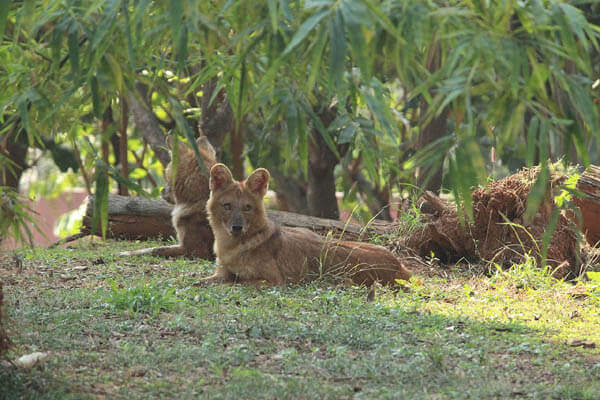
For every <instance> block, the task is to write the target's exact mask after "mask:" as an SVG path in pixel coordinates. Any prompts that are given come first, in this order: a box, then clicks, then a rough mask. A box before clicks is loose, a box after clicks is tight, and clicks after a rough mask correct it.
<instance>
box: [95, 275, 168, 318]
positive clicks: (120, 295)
mask: <svg viewBox="0 0 600 400" xmlns="http://www.w3.org/2000/svg"><path fill="white" fill-rule="evenodd" d="M105 300H106V303H107V304H108V305H109V306H110V307H111V308H112V309H113V310H117V311H125V310H127V311H129V312H130V313H145V314H152V315H158V314H159V313H160V312H161V311H170V310H172V309H173V308H174V306H175V304H176V303H177V301H178V300H177V297H176V296H175V289H174V288H172V287H160V286H158V285H157V284H156V283H155V282H150V283H147V284H146V283H144V284H141V285H136V286H130V287H128V288H120V287H119V285H118V284H117V283H116V282H112V289H111V291H110V293H109V294H108V296H106V298H105Z"/></svg>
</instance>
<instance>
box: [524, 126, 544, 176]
mask: <svg viewBox="0 0 600 400" xmlns="http://www.w3.org/2000/svg"><path fill="white" fill-rule="evenodd" d="M539 124H540V120H539V119H538V117H537V116H533V117H532V118H531V121H530V122H529V128H528V129H527V154H526V158H525V164H526V165H527V166H528V167H532V166H533V164H534V163H535V150H536V147H537V146H536V145H537V135H538V127H539Z"/></svg>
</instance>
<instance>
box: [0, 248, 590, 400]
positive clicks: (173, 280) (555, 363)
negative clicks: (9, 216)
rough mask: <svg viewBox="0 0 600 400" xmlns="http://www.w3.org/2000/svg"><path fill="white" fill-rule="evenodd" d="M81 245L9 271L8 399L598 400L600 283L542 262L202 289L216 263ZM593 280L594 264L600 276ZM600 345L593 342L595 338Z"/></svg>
mask: <svg viewBox="0 0 600 400" xmlns="http://www.w3.org/2000/svg"><path fill="white" fill-rule="evenodd" d="M149 244H150V245H152V243H130V242H115V241H108V242H105V243H103V242H99V241H93V242H89V241H81V243H79V244H77V245H74V246H73V247H72V248H66V249H55V250H51V251H47V250H39V249H38V250H36V251H35V252H31V251H25V252H24V253H23V255H24V258H25V267H24V269H23V270H22V271H19V270H17V269H16V268H13V266H12V264H11V263H10V259H8V258H7V259H6V260H4V261H3V263H2V264H1V265H0V279H2V280H3V282H4V285H5V286H4V288H5V289H4V290H5V299H6V313H7V315H8V317H9V318H10V323H9V325H8V326H9V330H10V336H11V339H12V340H13V342H14V343H15V346H14V348H13V349H12V350H11V351H10V353H9V357H10V358H13V359H14V358H17V357H18V356H20V355H23V354H27V353H31V352H34V351H44V352H50V358H49V359H48V361H46V362H45V363H44V364H42V365H40V366H36V367H34V368H32V369H29V370H21V369H15V368H13V367H0V382H2V385H0V399H13V398H24V399H39V398H41V399H65V398H67V399H68V398H73V399H86V398H93V399H95V398H111V399H112V398H116V399H124V398H127V399H148V398H173V397H177V398H182V399H196V398H211V399H213V398H217V399H219V398H222V399H239V398H253V399H254V398H258V399H260V398H264V399H272V398H278V399H286V398H290V399H296V398H307V399H322V398H324V399H328V398H330V399H339V398H357V399H360V398H364V399H372V398H415V399H502V398H526V399H548V398H549V399H597V398H598V393H600V383H599V382H600V351H599V350H598V346H599V345H600V302H598V300H597V298H595V297H594V296H591V295H590V293H595V292H594V290H597V286H594V285H597V282H596V281H594V280H586V281H583V280H582V281H581V282H578V283H577V284H573V283H566V282H562V281H557V280H555V279H554V278H552V277H551V276H550V275H549V274H548V271H543V270H539V269H537V268H536V267H535V265H534V264H533V263H531V262H530V263H529V264H528V263H525V264H523V265H519V266H514V267H513V268H512V269H510V270H507V271H500V270H499V271H497V272H496V273H494V274H493V275H491V276H483V275H481V276H473V275H467V274H465V272H464V269H461V268H458V267H457V268H456V269H455V270H451V271H446V274H445V275H446V277H444V278H442V277H439V276H435V277H431V276H416V279H414V280H412V281H411V283H410V284H409V288H408V290H407V291H400V292H397V293H396V292H394V291H393V290H390V289H385V288H382V289H378V290H377V293H376V298H375V301H373V302H369V301H367V292H368V291H367V289H365V288H360V287H352V288H342V287H336V286H328V285H327V284H326V283H323V282H320V283H314V284H307V285H297V286H292V287H275V288H259V289H256V288H249V287H243V286H239V285H218V286H209V287H195V286H193V283H194V282H196V281H197V280H198V279H199V278H200V277H203V276H207V275H209V274H210V273H212V271H213V270H214V264H212V263H210V262H203V261H197V260H196V261H195V260H187V259H176V260H174V259H160V258H156V257H151V256H144V257H133V258H125V257H116V256H114V253H115V252H117V251H121V250H126V249H132V248H140V247H145V246H147V245H149ZM592 276H593V274H592ZM594 346H596V347H594Z"/></svg>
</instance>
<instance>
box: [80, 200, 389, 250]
mask: <svg viewBox="0 0 600 400" xmlns="http://www.w3.org/2000/svg"><path fill="white" fill-rule="evenodd" d="M94 199H95V196H88V200H87V206H86V213H85V216H84V217H83V227H82V229H81V231H82V232H83V233H87V234H91V233H92V232H91V226H92V214H93V209H94V208H93V203H94ZM172 210H173V205H172V204H169V203H167V202H166V201H164V200H162V199H147V198H144V197H135V196H132V197H125V196H119V195H115V194H109V196H108V227H107V233H106V235H107V237H109V238H121V239H130V240H145V239H151V238H169V237H175V230H174V228H173V226H172V225H171V211H172ZM267 216H268V218H269V219H271V220H272V221H274V222H275V223H277V224H279V225H281V226H289V227H300V228H306V229H310V230H312V231H315V232H317V233H321V234H326V233H327V232H329V231H332V232H333V235H334V237H337V238H341V237H343V238H344V239H345V240H357V239H360V238H367V237H370V236H371V235H373V234H385V233H389V232H391V231H392V230H393V229H394V227H395V226H394V225H393V224H391V223H386V222H383V221H372V222H371V224H369V226H368V227H366V228H365V227H362V226H360V225H357V224H353V223H348V224H346V223H344V222H342V221H338V220H330V219H324V218H316V217H311V216H307V215H302V214H295V213H290V212H284V211H273V210H268V211H267ZM100 232H101V230H100V227H98V228H97V231H96V232H94V234H97V235H99V234H100Z"/></svg>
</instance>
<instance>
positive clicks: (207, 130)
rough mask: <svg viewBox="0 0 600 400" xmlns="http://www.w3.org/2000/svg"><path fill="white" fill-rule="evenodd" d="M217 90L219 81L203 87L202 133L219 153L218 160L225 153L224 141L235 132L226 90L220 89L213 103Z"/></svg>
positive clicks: (213, 81)
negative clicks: (214, 93)
mask: <svg viewBox="0 0 600 400" xmlns="http://www.w3.org/2000/svg"><path fill="white" fill-rule="evenodd" d="M215 90H217V79H216V78H215V79H211V80H209V81H208V82H206V83H205V84H204V85H202V93H203V94H202V107H201V108H202V126H201V129H202V133H204V135H206V137H207V138H208V141H209V142H210V144H212V145H213V147H214V148H215V150H216V151H217V160H218V159H220V158H221V154H222V152H223V141H224V140H225V137H226V136H227V134H228V133H229V132H231V131H232V130H233V125H234V124H233V110H232V109H231V105H230V104H229V100H228V99H227V95H226V93H225V90H224V89H220V90H219V93H217V95H216V96H215V98H214V99H213V101H212V102H211V101H210V100H211V99H212V97H213V92H214V91H215Z"/></svg>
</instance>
